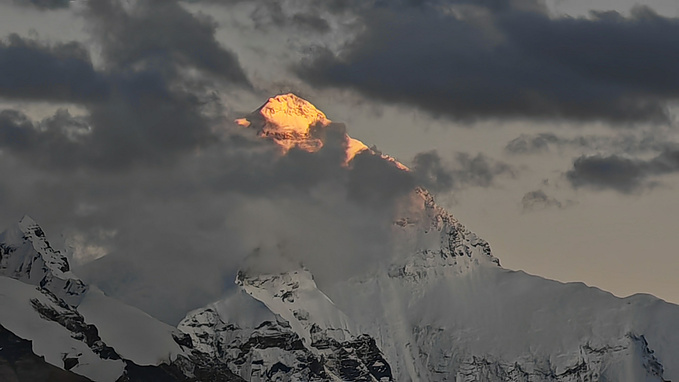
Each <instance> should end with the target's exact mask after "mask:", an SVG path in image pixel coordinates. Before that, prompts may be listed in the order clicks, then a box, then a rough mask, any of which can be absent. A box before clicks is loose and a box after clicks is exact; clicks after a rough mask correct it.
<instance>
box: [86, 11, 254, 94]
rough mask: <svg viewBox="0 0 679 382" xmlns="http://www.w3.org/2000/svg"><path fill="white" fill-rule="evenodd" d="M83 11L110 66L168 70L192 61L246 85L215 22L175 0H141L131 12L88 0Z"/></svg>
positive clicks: (206, 69) (198, 65) (188, 66)
mask: <svg viewBox="0 0 679 382" xmlns="http://www.w3.org/2000/svg"><path fill="white" fill-rule="evenodd" d="M86 17H87V18H88V20H89V21H90V25H91V28H92V30H93V31H94V33H95V35H96V36H97V37H98V40H99V41H100V43H101V44H102V47H103V54H104V57H105V60H106V64H107V66H109V67H114V68H116V69H118V70H130V69H132V68H138V67H139V66H142V67H144V68H146V69H147V70H154V71H159V72H161V73H163V74H166V73H167V72H168V71H170V72H172V73H171V74H173V75H178V73H174V72H176V71H177V70H179V69H180V68H181V69H187V68H191V67H192V68H195V69H199V70H201V71H204V72H206V73H208V74H211V75H212V76H214V78H217V79H223V80H226V81H229V83H232V84H239V85H244V86H248V85H249V83H248V80H247V78H246V77H245V74H244V73H243V70H242V68H241V67H240V64H239V62H238V58H237V57H236V56H235V55H234V54H233V53H232V52H231V51H229V50H227V49H225V48H224V47H223V46H221V45H220V44H219V42H217V40H216V39H215V30H216V24H215V22H214V21H212V20H211V19H209V18H208V17H207V16H205V15H193V14H191V13H190V12H188V11H187V10H185V9H184V8H182V7H181V6H180V5H179V4H178V3H177V2H176V1H165V0H149V1H141V2H138V4H136V5H135V9H134V11H133V12H129V11H126V10H125V9H124V7H123V6H122V4H121V3H120V2H117V1H90V2H88V8H87V11H86Z"/></svg>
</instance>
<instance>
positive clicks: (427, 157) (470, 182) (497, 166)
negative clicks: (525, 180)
mask: <svg viewBox="0 0 679 382" xmlns="http://www.w3.org/2000/svg"><path fill="white" fill-rule="evenodd" d="M413 171H414V173H415V177H416V179H417V183H418V184H421V185H423V186H424V187H426V188H428V189H430V190H431V191H433V192H440V191H450V190H454V189H462V188H466V187H491V186H493V185H494V184H495V179H496V177H498V176H500V175H507V176H514V173H515V170H514V169H513V168H512V166H510V165H509V164H507V163H504V162H501V161H496V160H493V159H491V158H489V157H487V156H486V155H483V154H481V153H478V154H477V155H475V156H473V155H470V154H468V153H457V154H456V155H455V161H454V163H453V164H446V163H444V161H443V160H442V158H441V157H440V156H439V154H438V153H437V152H436V151H430V152H426V153H420V154H418V155H416V156H415V158H414V159H413Z"/></svg>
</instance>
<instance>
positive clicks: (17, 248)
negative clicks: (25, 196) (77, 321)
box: [0, 216, 87, 306]
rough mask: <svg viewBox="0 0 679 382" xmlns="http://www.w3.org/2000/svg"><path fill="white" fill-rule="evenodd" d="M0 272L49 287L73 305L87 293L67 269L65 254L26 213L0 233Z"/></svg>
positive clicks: (85, 288)
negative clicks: (53, 246)
mask: <svg viewBox="0 0 679 382" xmlns="http://www.w3.org/2000/svg"><path fill="white" fill-rule="evenodd" d="M0 275H2V276H7V277H11V278H14V279H17V280H20V281H23V282H26V283H29V284H32V285H36V286H39V287H41V288H44V289H46V290H49V291H50V292H52V293H53V294H55V295H56V296H58V297H59V298H61V299H63V300H64V301H66V302H67V303H68V304H70V305H74V306H75V305H78V303H79V302H80V300H81V298H82V296H83V295H84V293H85V292H87V286H86V285H85V284H84V283H83V282H82V280H80V279H79V278H77V277H76V276H75V275H74V274H73V273H72V272H70V267H69V264H68V260H67V259H66V256H64V255H63V254H61V253H60V252H59V251H57V250H54V249H53V248H52V247H51V246H50V244H49V242H48V241H47V239H46V238H45V233H44V232H43V231H42V228H40V226H39V225H38V224H36V223H35V221H33V219H31V218H30V217H28V216H24V218H23V219H21V221H20V222H19V224H17V226H16V227H13V228H11V229H9V230H7V231H5V232H4V233H2V234H0Z"/></svg>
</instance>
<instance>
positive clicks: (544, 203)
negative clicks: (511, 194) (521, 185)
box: [521, 190, 570, 212]
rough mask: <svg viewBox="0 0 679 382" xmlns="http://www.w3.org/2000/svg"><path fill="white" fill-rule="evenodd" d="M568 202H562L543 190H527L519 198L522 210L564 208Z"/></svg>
mask: <svg viewBox="0 0 679 382" xmlns="http://www.w3.org/2000/svg"><path fill="white" fill-rule="evenodd" d="M569 205H570V203H562V202H560V201H559V200H558V199H556V198H554V197H551V196H549V195H547V194H546V193H545V192H544V191H543V190H535V191H530V192H527V193H526V194H524V195H523V198H521V209H522V211H523V212H530V211H535V210H544V209H547V208H558V209H561V208H566V207H568V206H569Z"/></svg>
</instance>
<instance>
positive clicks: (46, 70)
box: [0, 34, 110, 102]
mask: <svg viewBox="0 0 679 382" xmlns="http://www.w3.org/2000/svg"><path fill="white" fill-rule="evenodd" d="M0 73H2V76H0V96H2V97H4V98H18V99H26V100H44V101H63V102H69V101H71V102H91V101H96V100H101V99H103V98H105V97H106V96H107V95H108V93H109V91H110V84H109V82H108V80H107V78H106V76H105V75H104V74H102V73H98V72H97V71H96V70H95V69H94V67H93V65H92V61H91V60H90V56H89V53H88V51H87V49H85V47H83V46H82V45H80V44H79V43H75V42H71V43H58V44H54V45H47V44H42V43H39V42H38V41H35V40H31V39H25V38H22V37H20V36H18V35H16V34H12V35H10V36H9V37H7V38H6V39H5V40H4V41H2V42H0Z"/></svg>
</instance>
